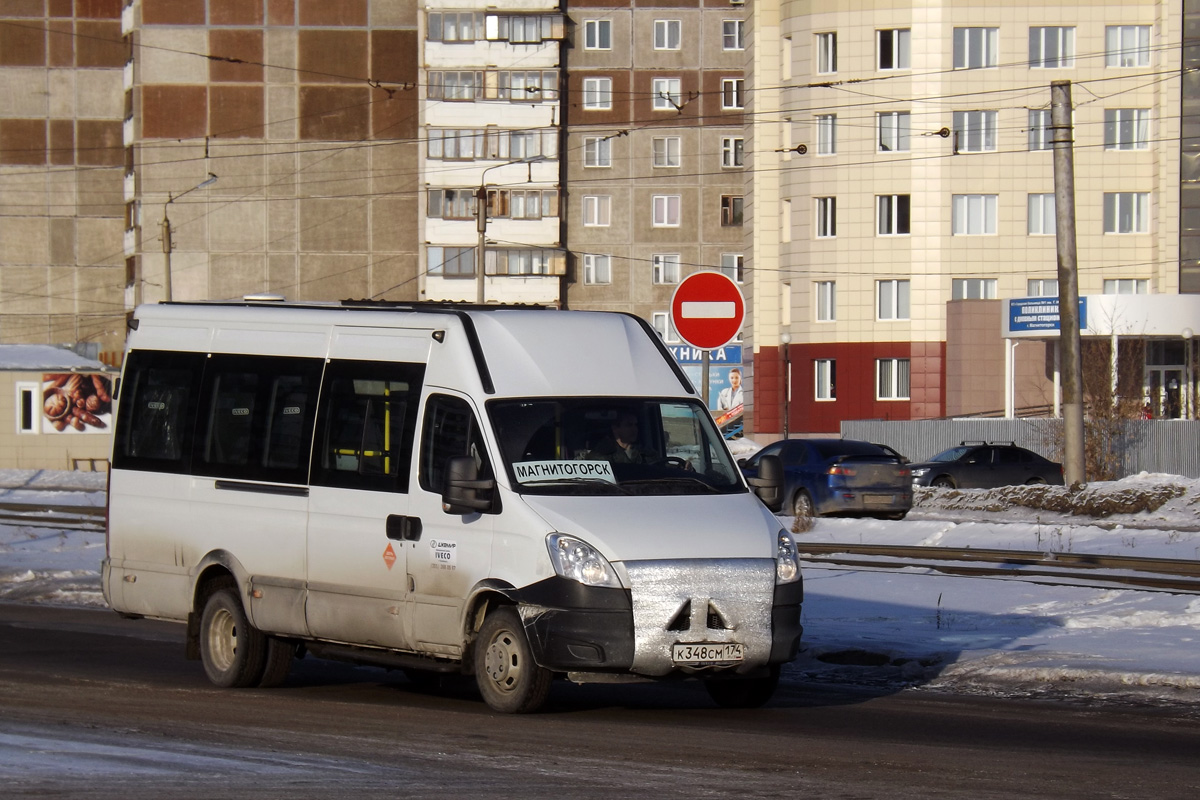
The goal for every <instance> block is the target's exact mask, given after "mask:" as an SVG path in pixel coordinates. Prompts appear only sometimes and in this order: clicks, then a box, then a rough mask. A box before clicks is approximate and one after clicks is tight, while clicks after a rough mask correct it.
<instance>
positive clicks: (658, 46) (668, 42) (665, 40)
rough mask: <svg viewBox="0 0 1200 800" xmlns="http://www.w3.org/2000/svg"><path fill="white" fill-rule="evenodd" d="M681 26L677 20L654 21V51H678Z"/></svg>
mask: <svg viewBox="0 0 1200 800" xmlns="http://www.w3.org/2000/svg"><path fill="white" fill-rule="evenodd" d="M682 30H683V24H682V23H681V22H680V21H679V20H677V19H656V20H654V49H655V50H678V49H679V44H680V40H681V39H682Z"/></svg>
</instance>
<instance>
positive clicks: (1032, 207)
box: [1026, 192, 1058, 236]
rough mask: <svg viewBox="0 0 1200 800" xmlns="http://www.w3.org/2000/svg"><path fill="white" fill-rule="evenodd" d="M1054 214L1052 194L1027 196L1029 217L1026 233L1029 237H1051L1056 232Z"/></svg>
mask: <svg viewBox="0 0 1200 800" xmlns="http://www.w3.org/2000/svg"><path fill="white" fill-rule="evenodd" d="M1054 214H1055V211H1054V193H1053V192H1047V193H1044V194H1031V195H1029V216H1028V226H1027V228H1026V231H1027V232H1028V233H1029V235H1030V236H1053V235H1054V234H1055V232H1056V231H1057V230H1058V227H1057V223H1056V222H1055V220H1056V217H1055V215H1054Z"/></svg>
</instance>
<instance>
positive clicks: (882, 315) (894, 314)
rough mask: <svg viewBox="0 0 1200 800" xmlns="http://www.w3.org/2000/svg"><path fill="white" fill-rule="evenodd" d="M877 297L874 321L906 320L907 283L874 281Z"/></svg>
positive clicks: (907, 310)
mask: <svg viewBox="0 0 1200 800" xmlns="http://www.w3.org/2000/svg"><path fill="white" fill-rule="evenodd" d="M875 293H876V296H877V298H876V299H877V302H876V308H877V309H878V313H877V314H876V319H879V320H897V319H908V318H909V317H908V313H909V307H908V294H909V282H908V281H901V280H888V281H875Z"/></svg>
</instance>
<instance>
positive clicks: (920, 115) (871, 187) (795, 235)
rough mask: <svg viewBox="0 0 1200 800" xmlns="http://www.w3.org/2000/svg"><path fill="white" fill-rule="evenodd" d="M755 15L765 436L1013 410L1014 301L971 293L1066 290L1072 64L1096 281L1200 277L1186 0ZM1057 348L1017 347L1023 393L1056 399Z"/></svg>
mask: <svg viewBox="0 0 1200 800" xmlns="http://www.w3.org/2000/svg"><path fill="white" fill-rule="evenodd" d="M775 9H778V10H777V12H776V11H775ZM776 14H777V16H776ZM753 24H754V27H753V44H754V48H755V60H754V67H755V74H754V76H753V92H752V98H753V99H752V106H751V108H752V110H753V112H754V117H753V124H752V133H751V134H750V142H751V146H752V150H753V155H752V158H753V162H752V163H753V164H754V174H755V180H754V182H753V184H754V185H753V189H752V200H753V205H752V207H753V210H754V217H753V225H754V226H755V230H754V231H753V233H752V253H751V259H750V264H749V266H750V270H751V273H752V275H753V282H752V287H751V289H752V291H751V292H750V293H751V295H752V297H753V302H752V309H753V313H754V314H755V317H754V320H753V335H754V342H753V344H754V355H753V360H754V372H753V377H752V380H753V381H754V398H755V407H754V409H753V410H752V414H753V418H754V423H753V425H752V427H753V429H755V430H757V431H779V430H781V429H784V425H786V426H787V428H790V430H791V431H793V432H797V431H803V432H817V431H820V432H826V431H830V432H832V431H837V430H838V426H839V423H840V421H841V420H845V419H863V418H884V419H920V418H930V417H939V416H943V415H947V414H957V413H981V412H987V411H998V410H999V411H1003V410H1004V407H1005V404H1004V396H1005V394H1004V381H1005V359H1006V357H1012V355H1013V354H1012V353H1009V354H1008V355H1007V356H1006V349H1005V348H1006V345H1005V343H1004V341H1003V340H1001V339H1000V332H999V328H1000V326H999V312H998V311H994V312H985V311H984V310H983V309H985V308H987V307H988V306H987V304H984V305H982V306H979V307H977V308H976V309H975V310H974V311H972V310H970V309H969V308H967V307H962V308H959V307H957V306H956V304H958V303H970V302H975V301H979V300H1003V299H1009V298H1023V297H1030V296H1034V297H1036V296H1056V295H1057V293H1058V282H1057V277H1058V276H1057V259H1056V236H1055V232H1056V229H1055V221H1056V217H1055V202H1054V188H1055V184H1054V172H1053V153H1052V146H1051V141H1052V131H1051V128H1050V85H1051V82H1052V81H1064V80H1065V81H1070V82H1071V86H1072V90H1073V101H1074V128H1073V132H1072V135H1073V141H1074V163H1075V209H1076V229H1077V252H1078V265H1079V268H1078V273H1079V292H1080V294H1081V295H1102V294H1117V293H1139V294H1142V293H1152V294H1177V293H1179V292H1180V291H1181V288H1185V287H1190V289H1191V290H1192V291H1195V290H1196V288H1198V287H1197V286H1196V281H1195V274H1194V268H1189V267H1181V261H1180V239H1181V222H1180V216H1179V214H1178V211H1177V210H1178V201H1179V193H1180V186H1181V180H1180V134H1181V127H1180V97H1181V92H1182V90H1183V87H1182V86H1181V80H1180V71H1179V69H1180V53H1181V42H1182V32H1183V9H1182V4H1181V3H1179V2H1136V1H1135V2H1121V3H1115V2H1114V3H1094V2H1055V3H1049V4H1027V3H1014V2H996V3H989V4H982V5H981V4H976V3H958V2H935V3H921V4H911V5H906V4H894V3H889V4H878V3H845V2H804V3H801V2H789V0H782V2H776V0H756V12H755V20H754V23H753ZM1189 169H1191V168H1189ZM767 174H769V175H778V188H777V189H776V188H775V186H774V185H773V183H772V180H773V179H768V180H760V179H759V178H760V176H764V175H767ZM776 191H777V192H778V194H774V193H775V192H776ZM772 208H775V209H778V213H779V214H780V215H781V216H782V223H781V224H780V225H779V228H780V231H779V235H778V236H775V235H774V233H773V230H772V229H773V227H774V226H775V223H774V215H773V214H772V213H771V209H772ZM760 223H762V224H763V227H762V229H759V225H760ZM992 307H993V308H994V307H995V304H992ZM984 313H992V314H993V317H991V318H990V319H989V321H988V322H987V323H986V324H984V325H983V326H982V328H981V329H980V330H976V329H975V327H978V326H975V327H973V326H974V321H975V320H978V319H979V315H980V314H984ZM1130 324H1134V322H1133V321H1132V320H1130ZM991 331H994V333H991ZM1129 333H1133V334H1136V331H1134V330H1132V329H1130V330H1129ZM1185 335H1186V334H1185ZM788 339H790V345H789V344H784V342H785V341H786V340H788ZM967 339H969V340H970V342H971V343H972V346H971V347H968V348H962V347H959V346H958V345H959V344H961V342H962V341H964V340H967ZM1176 340H1177V342H1179V347H1177V348H1176V347H1174V346H1172V347H1171V348H1170V349H1171V351H1172V352H1175V351H1176V350H1177V351H1178V353H1179V356H1178V357H1179V359H1180V360H1181V361H1182V359H1183V355H1182V353H1183V345H1182V341H1180V340H1179V337H1178V336H1177V337H1176ZM1189 349H1190V348H1189ZM1053 351H1054V347H1053V346H1052V343H1049V344H1048V343H1047V342H1045V341H1027V342H1025V343H1023V344H1022V345H1021V347H1020V348H1016V356H1015V357H1016V358H1017V361H1018V364H1017V366H1016V368H1015V371H1016V374H1017V376H1018V377H1017V378H1016V380H1018V381H1020V386H1018V387H1017V391H1018V394H1019V395H1020V398H1021V399H1019V400H1018V402H1017V404H1018V405H1044V406H1049V405H1051V404H1052V398H1053V394H1054V385H1053V381H1054V352H1053ZM1170 357H1175V356H1170ZM785 371H786V372H787V373H789V374H788V376H787V377H786V378H782V377H781V376H782V375H783V374H784V373H785ZM785 410H786V414H787V417H786V422H784V421H783V418H782V415H783V414H784V413H785ZM775 420H779V421H780V423H781V424H780V426H779V427H774V426H771V423H772V422H773V421H775Z"/></svg>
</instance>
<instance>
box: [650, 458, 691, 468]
mask: <svg viewBox="0 0 1200 800" xmlns="http://www.w3.org/2000/svg"><path fill="white" fill-rule="evenodd" d="M662 465H666V466H668V467H675V468H676V469H689V470H690V469H691V468H692V467H691V465H690V464H688V462H687V460H686V459H683V458H680V457H679V456H667V457H666V458H660V459H659V460H658V461H655V462H654V466H656V467H657V466H662Z"/></svg>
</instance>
